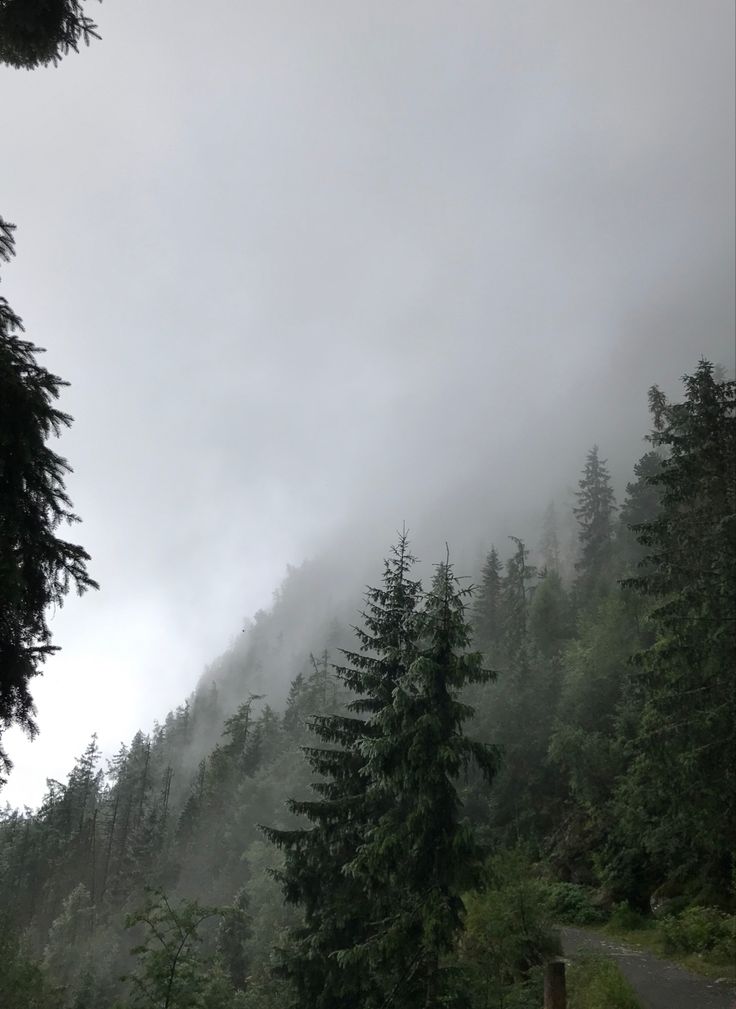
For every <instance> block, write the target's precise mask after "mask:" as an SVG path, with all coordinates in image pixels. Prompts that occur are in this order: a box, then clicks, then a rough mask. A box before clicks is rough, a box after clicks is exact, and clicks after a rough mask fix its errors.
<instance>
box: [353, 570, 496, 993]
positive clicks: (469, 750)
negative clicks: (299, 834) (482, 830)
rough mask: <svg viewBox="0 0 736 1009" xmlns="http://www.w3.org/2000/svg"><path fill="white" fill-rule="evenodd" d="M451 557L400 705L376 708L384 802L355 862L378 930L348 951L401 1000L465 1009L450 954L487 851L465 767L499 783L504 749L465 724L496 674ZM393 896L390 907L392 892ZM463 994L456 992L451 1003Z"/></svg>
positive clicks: (375, 752)
mask: <svg viewBox="0 0 736 1009" xmlns="http://www.w3.org/2000/svg"><path fill="white" fill-rule="evenodd" d="M470 591H471V590H469V589H461V588H460V587H459V585H458V582H457V580H456V578H455V577H454V574H453V571H452V567H451V565H450V564H449V562H446V563H444V564H440V565H438V566H437V570H436V574H435V577H434V580H433V583H432V588H431V591H430V592H429V593H428V595H427V598H426V603H425V607H424V611H423V614H422V648H421V651H420V654H419V656H418V658H417V659H416V660H415V661H414V662H413V663H412V665H411V666H410V667H409V669H408V670H407V671H406V672H405V673H404V674H403V675H402V676H401V677H400V678H399V679H398V681H397V683H396V687H395V689H394V691H393V695H392V699H391V703H390V704H387V705H385V706H384V707H383V708H381V709H380V710H378V711H375V712H374V713H373V714H372V716H371V719H370V721H371V724H372V726H374V731H373V732H372V733H371V734H370V735H369V736H368V737H367V739H366V740H365V743H364V745H363V752H364V753H365V754H366V756H367V763H366V768H365V773H366V775H367V777H368V779H369V781H370V793H372V794H374V795H375V796H376V800H377V805H378V806H381V805H382V806H383V807H384V811H383V812H382V814H381V817H380V819H379V820H378V822H377V823H375V825H373V826H371V827H370V829H369V830H368V831H367V833H366V836H365V841H364V843H363V845H362V846H361V848H360V851H359V852H358V855H357V857H356V859H355V860H354V862H353V863H352V865H351V866H350V869H349V871H350V872H351V874H352V876H353V877H354V878H355V879H357V880H362V881H363V885H364V887H365V889H366V892H367V893H368V894H369V896H370V898H371V900H372V901H374V902H376V905H377V906H376V907H375V910H374V913H373V915H372V920H373V922H374V923H375V924H374V925H373V930H374V934H373V935H372V936H370V937H369V938H368V940H367V942H366V943H365V944H364V946H363V947H362V948H361V947H357V948H355V947H354V948H353V949H346V951H345V953H344V954H343V960H344V962H346V963H355V962H361V961H366V962H368V963H370V965H371V970H372V972H373V973H374V975H376V976H377V977H380V978H382V979H383V984H384V988H385V990H386V992H387V998H388V1001H387V1004H390V1005H392V1006H394V1007H396V1009H420V1007H421V1009H439V1007H440V1006H445V1005H448V1004H453V1005H456V1006H460V1005H461V1004H462V1003H461V994H460V989H459V988H458V987H456V985H455V984H454V981H453V974H452V971H451V970H450V968H449V967H448V965H447V963H446V957H447V956H448V954H450V953H451V952H452V950H453V948H454V946H455V943H456V941H457V939H458V938H459V934H460V932H461V931H462V927H463V912H464V908H463V902H462V894H463V893H464V892H465V891H467V890H468V889H470V888H472V887H473V886H476V885H478V883H479V880H480V872H481V859H482V852H481V849H480V847H479V846H478V844H477V843H476V841H475V839H474V837H473V833H472V830H471V828H470V827H469V825H468V824H467V823H466V822H464V821H463V819H462V815H461V808H460V806H461V804H460V799H459V796H458V791H457V781H458V777H459V775H460V774H461V773H462V772H463V771H464V770H465V769H467V768H468V766H469V765H470V764H471V763H475V764H477V765H478V766H479V767H480V769H481V771H482V772H483V773H484V775H485V776H486V779H487V781H489V782H490V780H492V778H493V776H494V774H495V770H496V764H497V754H496V751H495V749H494V748H493V747H491V746H488V745H484V744H481V743H478V742H475V741H472V740H470V739H469V738H468V737H467V736H465V735H464V733H463V725H464V723H465V722H466V721H467V720H468V719H469V718H471V717H472V715H473V709H472V708H471V707H469V706H468V705H467V704H464V703H463V702H462V701H460V693H461V691H462V690H463V688H464V687H465V686H466V684H468V683H483V682H488V681H489V680H491V679H492V678H493V676H494V674H493V673H490V672H488V671H486V670H484V669H483V667H482V661H483V659H482V655H481V653H480V652H471V651H469V650H468V649H469V645H470V641H471V629H470V624H469V622H468V620H467V617H466V613H465V599H466V598H467V596H468V595H469V593H470ZM386 892H388V893H390V894H391V901H390V903H389V904H388V905H386V904H385V902H384V903H381V901H380V895H381V894H382V893H384V894H385V893H386ZM451 999H452V1001H450V1000H451Z"/></svg>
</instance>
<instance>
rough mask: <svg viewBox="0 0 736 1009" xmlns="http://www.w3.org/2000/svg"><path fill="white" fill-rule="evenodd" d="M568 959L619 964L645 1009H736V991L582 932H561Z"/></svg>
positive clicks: (656, 957)
mask: <svg viewBox="0 0 736 1009" xmlns="http://www.w3.org/2000/svg"><path fill="white" fill-rule="evenodd" d="M560 932H561V935H562V948H563V950H564V953H565V956H568V957H571V958H574V956H575V953H577V952H579V951H581V950H589V951H590V952H593V953H602V954H604V955H605V956H610V957H612V958H613V959H615V960H616V961H617V962H618V965H619V967H620V968H621V973H622V974H623V975H624V976H625V978H626V979H627V981H628V982H629V984H630V985H631V987H632V988H633V989H634V991H635V992H636V994H637V996H638V998H639V1001H640V1002H641V1004H642V1006H643V1007H644V1009H736V988H734V986H733V985H731V984H729V983H728V982H718V981H711V980H710V979H709V978H705V977H699V976H698V975H697V974H691V973H690V972H689V971H686V970H684V969H683V968H682V967H678V966H677V965H676V964H674V963H670V961H669V960H662V959H661V957H658V956H654V954H653V953H647V952H644V951H643V950H639V949H634V948H632V947H631V946H622V945H621V943H619V942H617V941H616V940H615V939H609V938H608V937H606V936H601V935H598V934H597V933H595V932H586V931H585V930H584V929H580V928H568V927H564V928H562V929H561V930H560Z"/></svg>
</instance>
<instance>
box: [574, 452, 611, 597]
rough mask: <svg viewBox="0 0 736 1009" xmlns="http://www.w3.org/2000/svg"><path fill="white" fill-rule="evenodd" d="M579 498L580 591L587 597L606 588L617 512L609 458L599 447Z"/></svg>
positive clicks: (588, 461)
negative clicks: (602, 453) (600, 453)
mask: <svg viewBox="0 0 736 1009" xmlns="http://www.w3.org/2000/svg"><path fill="white" fill-rule="evenodd" d="M576 497H577V500H578V504H577V507H576V508H574V509H573V512H574V513H575V518H576V519H577V520H578V523H579V525H580V532H579V541H580V559H579V560H578V562H577V564H576V565H575V567H576V568H577V571H578V588H579V590H580V592H581V595H583V596H586V595H589V594H591V593H595V592H596V591H598V590H600V589H601V588H604V587H605V585H606V580H607V579H606V576H607V575H608V574H609V570H608V568H609V562H610V559H611V546H612V542H613V513H614V511H615V510H616V501H615V498H614V494H613V488H612V487H611V477H610V475H609V472H608V469H607V467H606V461H605V459H600V458H599V456H598V446H597V445H594V446H593V448H592V449H591V450H590V452H588V456H587V459H586V460H585V468H584V469H583V474H582V476H581V478H580V482H579V484H578V491H577V492H576Z"/></svg>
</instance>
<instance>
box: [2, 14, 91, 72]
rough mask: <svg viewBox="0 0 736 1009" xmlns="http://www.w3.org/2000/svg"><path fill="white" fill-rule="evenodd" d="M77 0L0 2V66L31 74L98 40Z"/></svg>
mask: <svg viewBox="0 0 736 1009" xmlns="http://www.w3.org/2000/svg"><path fill="white" fill-rule="evenodd" d="M99 37H100V36H99V35H98V34H97V25H96V24H95V23H94V21H93V20H92V18H90V17H88V16H87V15H86V14H85V13H84V9H83V7H82V4H81V3H80V2H79V0H0V63H6V64H8V65H9V66H11V67H16V68H19V69H25V70H33V69H34V68H36V67H39V66H44V65H47V64H49V63H53V64H54V65H56V64H57V63H58V62H59V60H60V59H61V58H62V56H65V55H66V54H67V53H68V52H69V50H70V49H73V50H74V51H75V52H79V44H80V42H82V43H84V45H89V43H90V40H91V39H93V38H95V39H98V38H99Z"/></svg>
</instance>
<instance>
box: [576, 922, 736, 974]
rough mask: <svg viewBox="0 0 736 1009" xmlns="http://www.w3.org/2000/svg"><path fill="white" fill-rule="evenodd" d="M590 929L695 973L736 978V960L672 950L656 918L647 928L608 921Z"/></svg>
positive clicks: (648, 923)
mask: <svg viewBox="0 0 736 1009" xmlns="http://www.w3.org/2000/svg"><path fill="white" fill-rule="evenodd" d="M588 927H590V926H588ZM591 931H595V932H598V933H600V934H602V935H608V936H611V937H612V938H614V939H620V940H621V942H623V943H625V944H626V945H628V946H633V947H638V948H639V949H645V950H647V952H649V953H654V955H655V956H660V957H662V959H663V960H671V961H672V962H673V963H678V964H679V965H680V966H681V967H684V968H685V969H686V970H690V971H692V972H693V974H702V975H703V976H704V977H708V978H713V979H717V978H724V977H725V978H728V979H729V980H730V981H734V980H736V962H734V960H733V959H732V960H731V961H724V960H720V959H716V958H715V957H713V956H712V955H709V954H707V953H682V952H673V951H672V950H671V949H668V948H667V947H666V944H665V938H664V936H663V934H662V932H661V931H660V930H659V928H658V927H657V922H656V921H653V920H651V921H648V922H647V925H646V926H645V927H644V928H636V929H631V928H622V927H620V926H617V925H616V924H612V923H611V922H609V923H608V924H607V925H603V926H600V925H599V926H597V927H595V926H594V927H592V929H591Z"/></svg>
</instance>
